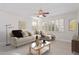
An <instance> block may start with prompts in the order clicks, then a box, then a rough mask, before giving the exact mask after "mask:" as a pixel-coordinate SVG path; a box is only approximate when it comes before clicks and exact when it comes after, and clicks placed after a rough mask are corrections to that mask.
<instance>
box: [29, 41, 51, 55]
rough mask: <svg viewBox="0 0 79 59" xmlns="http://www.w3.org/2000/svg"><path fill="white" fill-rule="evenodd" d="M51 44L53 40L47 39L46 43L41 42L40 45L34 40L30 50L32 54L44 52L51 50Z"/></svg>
mask: <svg viewBox="0 0 79 59" xmlns="http://www.w3.org/2000/svg"><path fill="white" fill-rule="evenodd" d="M50 44H51V42H49V41H46V43H41V44H39V46H36V42H33V43H32V44H31V45H30V46H29V52H30V53H32V54H37V55H40V54H43V53H45V52H46V51H50Z"/></svg>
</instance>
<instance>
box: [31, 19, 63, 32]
mask: <svg viewBox="0 0 79 59" xmlns="http://www.w3.org/2000/svg"><path fill="white" fill-rule="evenodd" d="M32 26H33V30H42V31H46V32H47V31H61V32H63V31H64V19H56V20H52V21H47V20H46V21H42V19H40V20H39V19H38V20H36V21H35V20H34V21H33V22H32Z"/></svg>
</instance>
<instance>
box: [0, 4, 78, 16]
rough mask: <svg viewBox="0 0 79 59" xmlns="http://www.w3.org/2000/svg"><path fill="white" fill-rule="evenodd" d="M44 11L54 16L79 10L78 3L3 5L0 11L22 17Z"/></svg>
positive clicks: (0, 5)
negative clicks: (40, 10)
mask: <svg viewBox="0 0 79 59" xmlns="http://www.w3.org/2000/svg"><path fill="white" fill-rule="evenodd" d="M39 9H44V10H46V11H49V12H50V13H51V14H52V15H53V14H60V13H66V12H71V11H75V10H78V9H79V4H78V3H43V4H42V3H41V4H40V3H16V4H15V3H6V4H5V3H4V4H3V3H2V4H0V11H3V12H6V13H11V14H14V15H20V16H28V15H29V16H33V15H34V14H35V13H36V12H37V10H39Z"/></svg>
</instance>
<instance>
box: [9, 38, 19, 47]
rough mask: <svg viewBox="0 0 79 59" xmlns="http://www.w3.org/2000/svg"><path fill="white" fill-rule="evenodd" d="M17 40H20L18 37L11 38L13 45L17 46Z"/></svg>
mask: <svg viewBox="0 0 79 59" xmlns="http://www.w3.org/2000/svg"><path fill="white" fill-rule="evenodd" d="M17 39H18V38H16V37H11V40H10V42H11V45H13V46H16V45H17Z"/></svg>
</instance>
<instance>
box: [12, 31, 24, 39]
mask: <svg viewBox="0 0 79 59" xmlns="http://www.w3.org/2000/svg"><path fill="white" fill-rule="evenodd" d="M12 34H13V37H17V38H20V37H23V35H22V30H12Z"/></svg>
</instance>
